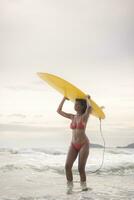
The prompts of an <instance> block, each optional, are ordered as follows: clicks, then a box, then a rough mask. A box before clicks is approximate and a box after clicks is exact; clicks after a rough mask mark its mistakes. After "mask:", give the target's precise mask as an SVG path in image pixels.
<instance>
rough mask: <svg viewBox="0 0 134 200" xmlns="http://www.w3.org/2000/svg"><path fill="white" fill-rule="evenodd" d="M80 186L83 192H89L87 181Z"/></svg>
mask: <svg viewBox="0 0 134 200" xmlns="http://www.w3.org/2000/svg"><path fill="white" fill-rule="evenodd" d="M80 185H81V190H82V191H87V190H88V187H87V183H86V181H81V182H80Z"/></svg>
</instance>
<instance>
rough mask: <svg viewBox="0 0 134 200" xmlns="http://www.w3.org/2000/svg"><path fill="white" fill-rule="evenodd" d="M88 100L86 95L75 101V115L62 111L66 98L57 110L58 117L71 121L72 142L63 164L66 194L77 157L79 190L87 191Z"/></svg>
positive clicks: (70, 187)
mask: <svg viewBox="0 0 134 200" xmlns="http://www.w3.org/2000/svg"><path fill="white" fill-rule="evenodd" d="M89 98H90V96H89V95H87V96H86V98H85V99H76V100H75V106H74V109H75V111H76V114H75V115H74V114H70V113H66V112H63V111H62V107H63V104H64V102H65V100H66V99H67V98H66V97H64V98H63V100H62V101H61V103H60V105H59V107H58V109H57V112H58V113H59V114H60V115H62V116H63V117H66V118H69V119H70V120H71V121H72V122H71V124H70V128H71V129H72V141H71V145H70V148H69V151H68V155H67V159H66V164H65V170H66V178H67V186H68V192H71V190H72V188H73V175H72V166H73V163H74V161H75V160H76V158H77V156H78V155H79V158H78V170H79V174H80V183H81V188H82V190H87V186H86V174H85V165H86V161H87V158H88V154H89V140H88V138H87V136H86V134H85V130H86V124H87V121H88V118H89V114H90V113H91V106H90V105H89V103H88V99H89Z"/></svg>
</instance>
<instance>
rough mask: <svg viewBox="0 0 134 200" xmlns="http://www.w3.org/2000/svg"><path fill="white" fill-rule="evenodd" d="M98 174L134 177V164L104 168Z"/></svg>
mask: <svg viewBox="0 0 134 200" xmlns="http://www.w3.org/2000/svg"><path fill="white" fill-rule="evenodd" d="M97 174H100V175H101V174H103V175H104V174H108V175H134V163H124V164H122V165H118V166H109V167H105V166H104V167H103V168H102V169H101V170H100V171H97Z"/></svg>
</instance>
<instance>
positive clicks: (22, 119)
mask: <svg viewBox="0 0 134 200" xmlns="http://www.w3.org/2000/svg"><path fill="white" fill-rule="evenodd" d="M37 72H48V73H53V74H56V75H58V76H61V77H62V78H64V79H66V80H68V81H70V82H71V83H73V84H74V85H76V86H77V87H79V88H80V89H82V90H83V91H84V92H86V93H88V94H90V95H91V97H92V99H93V100H94V101H95V102H96V103H97V104H98V105H100V106H101V105H103V106H105V114H106V119H105V120H103V127H104V132H105V136H106V139H107V142H108V144H111V145H116V144H117V145H118V144H119V145H126V144H128V143H131V142H134V123H133V121H134V120H133V119H134V89H133V88H134V78H133V76H134V1H133V0H127V1H126V0H101V1H100V0H96V1H94V0H73V1H72V0H56V1H55V0H0V121H1V124H2V128H1V129H0V131H1V132H2V131H9V127H10V130H14V127H18V125H20V130H21V129H22V126H25V128H26V126H27V125H30V126H31V127H32V126H33V125H34V126H35V125H36V126H37V127H40V126H41V127H49V126H50V127H55V126H58V127H67V126H68V125H69V122H68V120H67V119H63V118H62V117H60V116H58V114H57V113H56V109H57V106H58V104H59V103H60V101H61V99H62V96H61V95H60V94H58V93H57V91H55V90H54V89H52V88H50V87H49V86H48V85H47V84H45V82H44V83H43V82H42V81H41V80H40V79H39V78H38V77H37V75H36V73H37ZM64 109H65V110H66V111H68V112H70V111H71V112H74V111H73V104H72V103H71V102H67V103H66V104H65V107H64ZM89 121H90V122H89V125H88V131H89V132H92V131H93V130H97V129H98V121H97V118H94V117H91V119H90V120H89ZM31 129H32V128H31ZM16 130H18V128H17V129H16ZM23 130H24V129H23ZM2 137H4V134H3V135H2ZM6 137H8V136H6Z"/></svg>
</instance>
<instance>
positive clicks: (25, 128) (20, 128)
mask: <svg viewBox="0 0 134 200" xmlns="http://www.w3.org/2000/svg"><path fill="white" fill-rule="evenodd" d="M61 129H63V128H60V127H45V126H31V125H17V124H0V132H4V131H8V132H10V131H14V132H18V133H19V132H44V133H45V132H48V131H55V130H61Z"/></svg>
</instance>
